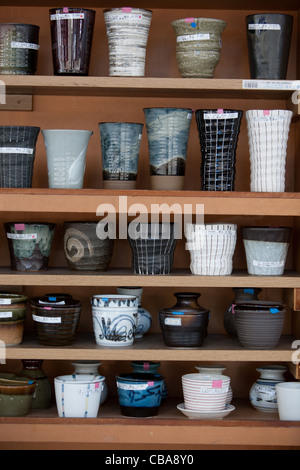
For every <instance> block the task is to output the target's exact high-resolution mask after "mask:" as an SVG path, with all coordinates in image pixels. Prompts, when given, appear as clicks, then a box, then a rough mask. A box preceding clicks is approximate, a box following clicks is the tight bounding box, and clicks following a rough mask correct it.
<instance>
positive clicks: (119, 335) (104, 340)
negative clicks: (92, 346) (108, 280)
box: [91, 294, 139, 347]
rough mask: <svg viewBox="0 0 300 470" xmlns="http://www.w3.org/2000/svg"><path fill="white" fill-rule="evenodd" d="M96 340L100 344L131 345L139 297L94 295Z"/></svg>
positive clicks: (113, 345)
mask: <svg viewBox="0 0 300 470" xmlns="http://www.w3.org/2000/svg"><path fill="white" fill-rule="evenodd" d="M91 304H92V317H93V329H94V335H95V341H96V343H97V344H98V345H99V346H111V347H124V346H131V345H132V344H133V342H134V335H135V331H136V327H137V318H138V305H139V302H138V298H137V297H135V296H130V295H117V294H109V295H93V296H92V298H91Z"/></svg>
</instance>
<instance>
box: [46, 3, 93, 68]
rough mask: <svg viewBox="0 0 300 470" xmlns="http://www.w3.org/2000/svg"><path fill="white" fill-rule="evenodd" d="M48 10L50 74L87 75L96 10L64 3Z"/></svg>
mask: <svg viewBox="0 0 300 470" xmlns="http://www.w3.org/2000/svg"><path fill="white" fill-rule="evenodd" d="M49 14H50V27H51V41H52V59H53V69H54V75H88V73H89V66H90V56H91V48H92V40H93V32H94V23H95V15H96V12H95V11H94V10H88V9H85V8H67V7H64V8H52V9H51V10H49Z"/></svg>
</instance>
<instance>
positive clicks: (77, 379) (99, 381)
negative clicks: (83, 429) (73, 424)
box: [54, 374, 105, 418]
mask: <svg viewBox="0 0 300 470" xmlns="http://www.w3.org/2000/svg"><path fill="white" fill-rule="evenodd" d="M104 380H105V377H102V376H101V375H99V374H97V375H83V374H79V375H74V374H73V375H63V376H60V377H55V379H54V388H55V398H56V406H57V412H58V416H59V417H60V418H97V416H98V412H99V408H100V399H101V394H102V389H103V382H104Z"/></svg>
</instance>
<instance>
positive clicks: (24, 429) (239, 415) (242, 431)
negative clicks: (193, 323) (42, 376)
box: [0, 397, 300, 449]
mask: <svg viewBox="0 0 300 470" xmlns="http://www.w3.org/2000/svg"><path fill="white" fill-rule="evenodd" d="M182 402H183V399H182V397H180V398H178V399H172V398H169V399H167V400H166V402H165V403H163V404H162V406H161V407H160V410H159V415H158V416H157V417H153V418H126V417H124V416H122V415H121V413H120V411H119V405H118V402H117V399H116V398H115V399H109V400H108V402H106V403H104V404H103V405H102V406H101V407H100V410H99V415H98V418H91V419H79V418H59V417H58V415H57V410H56V407H55V406H53V407H52V408H51V409H50V410H46V411H39V412H37V411H31V412H30V414H29V415H28V416H26V417H22V418H21V417H20V418H0V449H5V448H6V446H7V443H11V444H16V445H17V444H18V443H20V442H22V443H26V444H27V446H29V447H31V446H34V445H35V444H36V445H37V444H41V445H43V444H48V445H49V443H51V442H52V443H54V444H55V443H57V442H60V443H66V444H68V443H73V444H77V446H78V447H79V448H80V446H83V445H86V444H98V446H99V447H101V445H102V446H103V445H104V446H108V445H109V444H110V443H111V444H114V445H118V444H126V445H129V444H135V445H141V446H143V445H144V446H149V445H155V444H161V443H164V444H165V445H167V446H172V445H176V444H177V445H189V446H195V448H197V446H200V445H219V446H221V445H233V446H234V445H235V446H236V445H237V443H238V445H241V446H243V445H245V446H246V445H253V446H260V447H262V446H268V445H269V446H289V447H299V446H300V433H299V425H300V423H299V422H297V421H295V422H286V421H280V420H279V418H278V414H277V413H272V414H270V415H269V414H266V413H260V412H258V411H256V410H254V409H252V407H251V406H250V404H249V402H248V401H247V400H235V401H234V402H233V405H234V406H235V408H236V409H235V410H234V411H233V412H232V413H231V414H230V415H229V416H228V417H226V418H225V419H223V420H190V419H188V418H187V417H185V416H184V415H182V414H181V412H180V411H179V410H177V408H176V406H177V404H178V403H182ZM168 448H169V447H168Z"/></svg>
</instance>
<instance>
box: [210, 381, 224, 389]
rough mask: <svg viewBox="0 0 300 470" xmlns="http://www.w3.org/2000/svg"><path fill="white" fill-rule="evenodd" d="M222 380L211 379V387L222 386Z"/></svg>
mask: <svg viewBox="0 0 300 470" xmlns="http://www.w3.org/2000/svg"><path fill="white" fill-rule="evenodd" d="M222 384H223V381H222V380H213V383H212V388H222Z"/></svg>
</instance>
